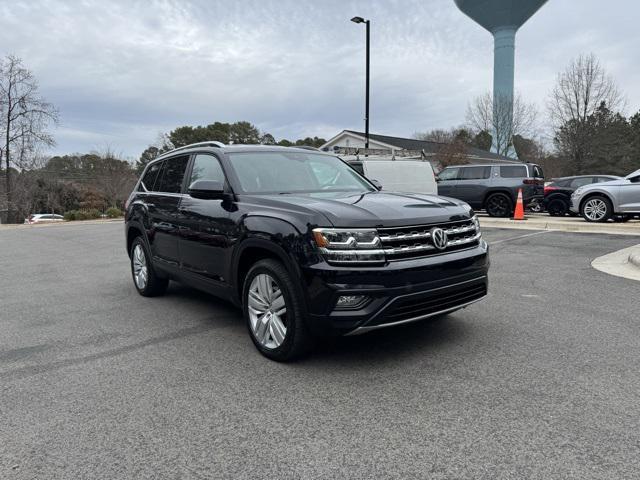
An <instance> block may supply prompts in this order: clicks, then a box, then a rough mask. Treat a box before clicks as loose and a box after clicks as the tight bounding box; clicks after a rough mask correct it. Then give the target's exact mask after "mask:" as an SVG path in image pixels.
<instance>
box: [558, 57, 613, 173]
mask: <svg viewBox="0 0 640 480" xmlns="http://www.w3.org/2000/svg"><path fill="white" fill-rule="evenodd" d="M601 104H605V105H606V107H607V108H608V109H609V110H612V111H619V110H621V109H623V108H624V106H625V99H624V96H623V95H622V94H621V93H620V90H618V87H617V85H616V83H615V81H614V80H613V78H612V77H610V76H609V75H607V73H606V72H605V70H604V68H602V66H601V65H600V62H599V61H598V59H597V58H596V56H595V55H594V54H593V53H591V54H588V55H580V56H579V57H578V58H576V59H574V60H573V61H572V62H571V63H570V64H569V66H568V67H567V68H566V69H565V70H564V71H563V72H561V73H560V74H558V78H557V80H556V86H555V87H554V89H553V91H552V92H551V95H550V97H549V101H548V105H547V107H548V110H549V116H550V118H551V120H552V122H553V126H554V130H555V132H556V138H557V137H558V136H559V134H560V133H561V134H562V138H563V142H562V143H563V145H559V147H561V149H562V150H564V152H563V153H564V154H566V155H567V156H568V157H569V158H570V160H571V162H572V163H573V168H574V169H575V170H576V171H578V172H580V171H582V169H583V166H584V163H585V160H586V156H587V155H588V149H589V148H588V145H589V140H590V139H589V136H590V134H589V131H590V130H589V128H588V122H589V117H590V116H591V115H592V114H594V113H595V111H596V110H597V109H598V107H600V105H601Z"/></svg>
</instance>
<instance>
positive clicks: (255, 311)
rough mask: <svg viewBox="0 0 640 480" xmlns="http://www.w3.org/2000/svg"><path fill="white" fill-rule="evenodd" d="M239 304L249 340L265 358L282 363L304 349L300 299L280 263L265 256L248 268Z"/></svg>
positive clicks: (308, 341)
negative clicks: (241, 307) (240, 304)
mask: <svg viewBox="0 0 640 480" xmlns="http://www.w3.org/2000/svg"><path fill="white" fill-rule="evenodd" d="M242 304H243V311H244V317H245V320H246V322H247V327H248V330H249V335H250V336H251V340H253V343H254V345H255V346H256V348H257V349H258V350H259V351H260V353H262V354H263V355H264V356H265V357H267V358H270V359H271V360H276V361H279V362H284V361H288V360H291V359H293V358H295V357H298V356H300V355H302V354H303V353H306V352H307V351H308V349H309V347H310V346H311V338H310V335H309V333H308V332H307V328H306V325H305V323H304V320H305V313H304V307H303V299H302V298H301V295H300V294H299V293H298V290H297V289H296V287H295V285H294V283H293V280H292V278H291V275H290V274H289V272H288V271H287V269H286V268H284V265H282V264H281V263H280V262H278V261H276V260H272V259H265V260H260V261H258V262H256V263H255V264H254V265H253V267H251V269H250V270H249V273H248V274H247V277H246V279H245V281H244V288H243V294H242Z"/></svg>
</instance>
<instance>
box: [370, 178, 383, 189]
mask: <svg viewBox="0 0 640 480" xmlns="http://www.w3.org/2000/svg"><path fill="white" fill-rule="evenodd" d="M369 181H370V182H371V183H373V186H374V187H376V188H377V189H378V190H382V183H380V182H379V181H378V180H369Z"/></svg>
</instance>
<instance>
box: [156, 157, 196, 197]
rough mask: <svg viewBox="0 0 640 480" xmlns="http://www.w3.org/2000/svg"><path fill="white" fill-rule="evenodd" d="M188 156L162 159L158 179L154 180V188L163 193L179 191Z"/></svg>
mask: <svg viewBox="0 0 640 480" xmlns="http://www.w3.org/2000/svg"><path fill="white" fill-rule="evenodd" d="M187 163H189V156H187V155H185V156H184V157H174V158H169V159H167V160H165V161H164V165H163V166H162V172H161V173H160V176H159V180H156V188H155V190H156V191H158V192H165V193H180V192H181V191H182V181H183V180H184V173H185V171H186V170H187Z"/></svg>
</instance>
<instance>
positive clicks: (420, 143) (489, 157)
mask: <svg viewBox="0 0 640 480" xmlns="http://www.w3.org/2000/svg"><path fill="white" fill-rule="evenodd" d="M345 132H349V133H352V134H353V135H358V136H359V137H363V138H364V136H365V134H364V132H358V131H356V130H345ZM369 138H370V139H371V140H375V141H378V142H382V143H386V144H388V145H393V146H394V147H398V148H402V149H404V150H424V151H425V152H426V153H438V152H439V151H440V149H441V148H442V147H443V146H444V145H445V144H444V143H439V142H431V141H429V140H416V139H415V138H402V137H390V136H388V135H377V134H375V133H370V134H369ZM467 154H468V155H472V156H474V157H478V158H479V159H482V160H484V161H490V162H492V163H503V162H504V163H522V162H519V161H517V160H514V159H513V158H509V157H505V156H504V155H498V154H497V153H493V152H487V151H486V150H482V149H480V148H476V147H467Z"/></svg>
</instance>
